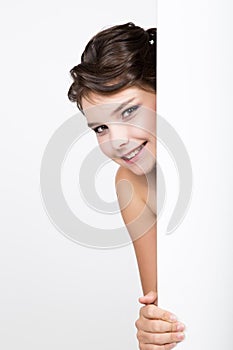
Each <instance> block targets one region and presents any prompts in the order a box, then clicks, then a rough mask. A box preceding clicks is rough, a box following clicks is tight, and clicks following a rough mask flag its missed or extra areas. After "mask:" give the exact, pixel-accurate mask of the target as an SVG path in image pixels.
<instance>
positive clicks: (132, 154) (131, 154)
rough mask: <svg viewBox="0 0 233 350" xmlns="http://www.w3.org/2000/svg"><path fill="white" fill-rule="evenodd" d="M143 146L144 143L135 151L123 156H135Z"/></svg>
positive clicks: (129, 157)
mask: <svg viewBox="0 0 233 350" xmlns="http://www.w3.org/2000/svg"><path fill="white" fill-rule="evenodd" d="M143 146H144V145H141V146H139V147H138V148H137V149H135V150H134V151H133V152H131V153H130V154H128V155H127V156H124V157H123V158H126V159H131V158H133V157H135V156H136V154H138V152H140V151H141V149H142V148H143Z"/></svg>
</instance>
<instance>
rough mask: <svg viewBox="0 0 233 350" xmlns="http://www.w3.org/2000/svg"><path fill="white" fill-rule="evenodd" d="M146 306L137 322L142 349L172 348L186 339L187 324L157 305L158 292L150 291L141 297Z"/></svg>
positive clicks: (140, 300)
mask: <svg viewBox="0 0 233 350" xmlns="http://www.w3.org/2000/svg"><path fill="white" fill-rule="evenodd" d="M139 302H140V303H141V304H145V306H143V307H141V309H140V316H139V319H138V320H137V321H136V322H135V326H136V328H137V330H138V331H137V339H138V341H139V349H140V350H170V349H173V348H174V347H175V346H176V345H177V343H178V342H181V341H182V340H183V339H184V333H183V332H182V331H183V330H184V329H185V326H184V325H183V324H182V323H180V322H177V318H176V316H175V315H173V314H172V313H170V312H169V311H166V310H163V309H160V308H159V307H158V306H156V305H155V304H156V302H157V294H156V293H155V292H149V293H148V294H146V295H145V296H143V297H141V298H139Z"/></svg>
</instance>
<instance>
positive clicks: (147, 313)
mask: <svg viewBox="0 0 233 350" xmlns="http://www.w3.org/2000/svg"><path fill="white" fill-rule="evenodd" d="M139 314H140V317H141V316H143V317H145V318H149V319H160V320H163V321H167V322H177V317H176V316H175V315H174V314H172V313H171V312H169V311H167V310H163V309H160V308H159V307H158V306H156V305H154V304H150V305H145V306H143V307H141V309H140V312H139Z"/></svg>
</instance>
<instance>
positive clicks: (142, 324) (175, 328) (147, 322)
mask: <svg viewBox="0 0 233 350" xmlns="http://www.w3.org/2000/svg"><path fill="white" fill-rule="evenodd" d="M135 326H136V328H137V329H138V330H143V331H145V332H151V333H165V332H179V331H180V332H181V331H184V330H185V325H184V324H182V323H181V322H166V321H161V320H153V319H147V318H144V317H143V316H142V317H141V318H139V319H138V320H137V321H136V322H135Z"/></svg>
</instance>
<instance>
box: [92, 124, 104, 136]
mask: <svg viewBox="0 0 233 350" xmlns="http://www.w3.org/2000/svg"><path fill="white" fill-rule="evenodd" d="M107 128H108V127H107V125H99V126H97V127H96V128H94V129H93V130H94V132H95V133H96V134H99V135H100V134H102V133H103V132H104V130H106V129H107Z"/></svg>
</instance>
